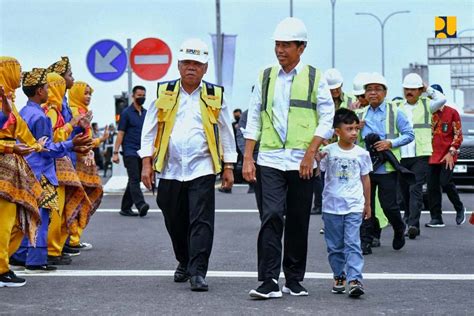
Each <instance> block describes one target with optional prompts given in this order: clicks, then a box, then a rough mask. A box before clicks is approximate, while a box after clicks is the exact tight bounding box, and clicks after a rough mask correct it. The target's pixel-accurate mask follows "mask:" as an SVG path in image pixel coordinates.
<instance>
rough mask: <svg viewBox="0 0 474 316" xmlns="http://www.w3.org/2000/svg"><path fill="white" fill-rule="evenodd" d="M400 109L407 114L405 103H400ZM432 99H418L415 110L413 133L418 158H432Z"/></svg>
mask: <svg viewBox="0 0 474 316" xmlns="http://www.w3.org/2000/svg"><path fill="white" fill-rule="evenodd" d="M398 107H399V108H400V109H401V110H402V111H403V112H404V113H405V114H406V111H407V110H406V108H405V102H400V103H398ZM429 107H430V99H428V98H426V97H420V98H418V102H417V103H416V107H415V108H414V110H413V131H414V132H415V153H416V156H417V157H419V156H431V154H432V153H433V146H432V144H431V139H432V136H431V112H430V109H429Z"/></svg>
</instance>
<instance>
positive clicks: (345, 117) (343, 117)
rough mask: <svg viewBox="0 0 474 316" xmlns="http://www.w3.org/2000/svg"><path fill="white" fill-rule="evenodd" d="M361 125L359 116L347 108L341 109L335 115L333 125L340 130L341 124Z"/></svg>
mask: <svg viewBox="0 0 474 316" xmlns="http://www.w3.org/2000/svg"><path fill="white" fill-rule="evenodd" d="M354 122H355V123H357V124H359V118H358V117H357V114H355V112H354V111H352V110H349V109H346V108H340V109H338V110H337V111H336V113H335V114H334V121H333V123H332V127H333V128H338V127H340V126H341V124H348V125H349V124H353V123H354Z"/></svg>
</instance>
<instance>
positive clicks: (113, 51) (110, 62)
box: [87, 40, 128, 81]
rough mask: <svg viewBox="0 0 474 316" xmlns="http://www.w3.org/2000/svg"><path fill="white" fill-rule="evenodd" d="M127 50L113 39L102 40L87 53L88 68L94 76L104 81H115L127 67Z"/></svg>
mask: <svg viewBox="0 0 474 316" xmlns="http://www.w3.org/2000/svg"><path fill="white" fill-rule="evenodd" d="M127 59H128V58H127V52H126V51H125V49H124V48H123V47H122V45H120V44H119V43H117V42H116V41H113V40H101V41H98V42H97V43H95V44H94V45H92V47H91V48H90V49H89V52H88V53H87V68H88V69H89V71H90V73H91V74H92V76H94V77H95V78H96V79H99V80H102V81H113V80H116V79H118V78H120V76H121V75H122V74H123V73H124V72H125V70H126V68H127Z"/></svg>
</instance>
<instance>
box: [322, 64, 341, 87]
mask: <svg viewBox="0 0 474 316" xmlns="http://www.w3.org/2000/svg"><path fill="white" fill-rule="evenodd" d="M324 78H325V79H326V81H327V82H328V86H329V89H337V88H339V87H340V86H342V82H343V81H344V80H343V78H342V75H341V73H340V72H339V70H337V69H336V68H331V69H328V70H326V71H325V72H324Z"/></svg>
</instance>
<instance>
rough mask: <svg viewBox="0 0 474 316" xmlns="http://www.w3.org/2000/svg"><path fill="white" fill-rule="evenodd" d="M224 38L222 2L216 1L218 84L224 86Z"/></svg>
mask: <svg viewBox="0 0 474 316" xmlns="http://www.w3.org/2000/svg"><path fill="white" fill-rule="evenodd" d="M222 40H223V36H222V34H221V2H220V0H216V42H217V58H216V59H217V65H216V68H217V78H216V79H217V84H219V85H221V84H222V46H223V43H222V42H223V41H222Z"/></svg>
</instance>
